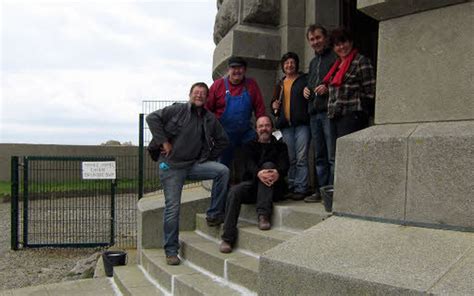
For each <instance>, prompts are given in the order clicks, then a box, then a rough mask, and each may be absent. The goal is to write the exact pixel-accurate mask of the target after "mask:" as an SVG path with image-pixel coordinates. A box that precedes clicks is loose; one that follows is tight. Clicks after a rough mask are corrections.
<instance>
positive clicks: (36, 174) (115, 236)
mask: <svg viewBox="0 0 474 296" xmlns="http://www.w3.org/2000/svg"><path fill="white" fill-rule="evenodd" d="M175 102H184V101H143V105H142V110H143V113H142V114H140V116H139V147H138V149H137V153H136V154H134V155H110V156H107V157H95V156H84V157H43V156H26V157H17V156H14V157H12V162H11V163H12V167H11V170H12V174H11V175H12V179H11V200H12V202H11V210H12V215H11V225H12V226H11V238H12V240H11V248H12V249H19V248H25V247H41V246H52V247H92V246H106V245H115V246H117V247H121V248H134V247H136V241H137V202H138V199H139V198H141V197H142V196H143V195H144V194H145V193H150V192H157V191H159V190H161V186H160V182H159V179H158V172H157V169H156V162H153V161H152V160H151V158H150V157H149V156H148V155H147V151H146V147H147V145H148V143H149V142H150V140H151V138H152V136H151V133H150V131H149V130H148V126H147V125H146V124H145V122H144V118H145V116H146V115H147V114H149V113H151V112H153V111H155V110H157V109H161V108H164V107H166V106H168V105H171V104H173V103H175ZM84 161H115V169H116V178H115V179H114V180H84V178H83V176H82V175H81V172H82V170H81V169H82V167H81V164H82V162H84ZM191 186H192V184H191Z"/></svg>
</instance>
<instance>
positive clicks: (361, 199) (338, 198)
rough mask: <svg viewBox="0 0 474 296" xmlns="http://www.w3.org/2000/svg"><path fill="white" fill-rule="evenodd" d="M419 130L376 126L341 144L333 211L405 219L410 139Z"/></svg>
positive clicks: (401, 126) (337, 153)
mask: <svg viewBox="0 0 474 296" xmlns="http://www.w3.org/2000/svg"><path fill="white" fill-rule="evenodd" d="M415 128H416V125H413V124H404V125H383V126H372V127H370V128H367V129H364V130H362V131H359V132H357V133H353V134H350V135H348V136H345V137H342V138H339V139H338V140H337V152H336V172H335V181H334V182H335V183H334V184H335V185H334V187H335V192H334V203H333V211H335V212H341V213H349V214H354V215H360V216H369V217H380V218H386V219H395V220H403V219H404V207H405V191H406V186H405V184H406V178H407V176H406V171H407V159H408V154H407V153H408V137H409V135H410V134H411V133H412V132H413V131H414V130H415Z"/></svg>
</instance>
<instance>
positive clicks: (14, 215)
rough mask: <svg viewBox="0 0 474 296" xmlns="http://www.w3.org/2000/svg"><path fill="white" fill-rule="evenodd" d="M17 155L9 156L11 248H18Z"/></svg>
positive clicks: (18, 176)
mask: <svg viewBox="0 0 474 296" xmlns="http://www.w3.org/2000/svg"><path fill="white" fill-rule="evenodd" d="M19 178H20V175H19V171H18V156H12V158H11V184H10V186H11V214H10V215H11V249H12V250H18V193H19Z"/></svg>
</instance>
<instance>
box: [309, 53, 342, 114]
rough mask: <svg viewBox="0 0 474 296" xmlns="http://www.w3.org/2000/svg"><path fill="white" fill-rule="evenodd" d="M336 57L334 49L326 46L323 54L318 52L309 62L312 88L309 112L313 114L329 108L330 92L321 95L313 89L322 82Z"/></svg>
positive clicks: (310, 86) (310, 85)
mask: <svg viewBox="0 0 474 296" xmlns="http://www.w3.org/2000/svg"><path fill="white" fill-rule="evenodd" d="M336 58H337V56H336V54H335V53H334V52H333V51H332V49H331V48H326V49H324V51H323V52H322V53H321V54H317V53H316V54H315V57H314V58H313V59H312V60H311V62H310V64H309V73H308V88H309V89H310V90H311V96H310V97H309V104H308V113H309V114H311V115H313V114H316V113H320V112H326V111H327V110H328V94H325V95H322V96H319V95H316V94H315V93H314V92H313V90H314V89H315V88H316V86H318V85H320V84H321V83H322V81H323V79H324V76H326V74H327V73H328V72H329V70H330V69H331V66H332V65H333V64H334V62H335V61H336Z"/></svg>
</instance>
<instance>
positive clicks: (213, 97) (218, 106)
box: [206, 78, 265, 119]
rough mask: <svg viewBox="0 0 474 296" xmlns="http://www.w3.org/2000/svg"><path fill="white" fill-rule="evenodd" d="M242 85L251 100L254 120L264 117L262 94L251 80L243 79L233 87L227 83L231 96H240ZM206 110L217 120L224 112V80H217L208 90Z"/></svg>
mask: <svg viewBox="0 0 474 296" xmlns="http://www.w3.org/2000/svg"><path fill="white" fill-rule="evenodd" d="M244 85H245V86H246V88H247V91H248V93H249V95H250V98H251V99H252V107H253V112H254V113H255V118H259V117H260V116H263V115H265V105H264V103H263V97H262V93H261V92H260V88H259V87H258V84H257V82H256V81H255V80H254V79H252V78H245V80H244V82H242V83H240V84H237V85H234V84H232V83H230V81H229V90H230V94H231V95H232V96H239V95H241V94H242V91H243V88H244ZM206 108H207V109H208V110H209V111H211V112H212V113H214V114H215V115H216V117H217V118H218V119H219V118H220V117H221V115H222V113H224V110H225V84H224V78H220V79H217V80H216V81H214V83H213V84H212V85H211V88H210V89H209V98H208V99H207V103H206Z"/></svg>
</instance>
